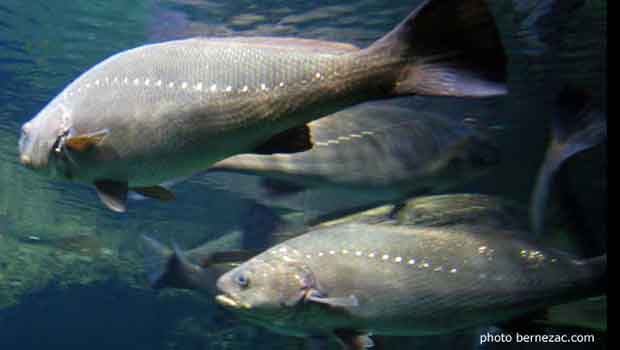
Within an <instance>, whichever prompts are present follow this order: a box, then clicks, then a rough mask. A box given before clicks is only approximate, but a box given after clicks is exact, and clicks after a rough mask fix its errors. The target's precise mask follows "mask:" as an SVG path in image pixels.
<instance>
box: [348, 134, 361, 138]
mask: <svg viewBox="0 0 620 350" xmlns="http://www.w3.org/2000/svg"><path fill="white" fill-rule="evenodd" d="M349 137H351V138H355V139H361V138H362V135H359V134H351V135H349Z"/></svg>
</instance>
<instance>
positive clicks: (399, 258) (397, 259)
mask: <svg viewBox="0 0 620 350" xmlns="http://www.w3.org/2000/svg"><path fill="white" fill-rule="evenodd" d="M401 261H403V258H401V257H400V256H397V257H396V258H394V262H396V263H400V262H401Z"/></svg>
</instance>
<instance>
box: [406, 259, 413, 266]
mask: <svg viewBox="0 0 620 350" xmlns="http://www.w3.org/2000/svg"><path fill="white" fill-rule="evenodd" d="M407 264H409V265H415V259H410V260H409V261H407Z"/></svg>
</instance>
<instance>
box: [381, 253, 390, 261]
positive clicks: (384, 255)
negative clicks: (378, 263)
mask: <svg viewBox="0 0 620 350" xmlns="http://www.w3.org/2000/svg"><path fill="white" fill-rule="evenodd" d="M389 258H390V256H389V255H387V254H383V256H382V257H381V259H383V260H387V259H389Z"/></svg>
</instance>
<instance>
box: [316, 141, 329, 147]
mask: <svg viewBox="0 0 620 350" xmlns="http://www.w3.org/2000/svg"><path fill="white" fill-rule="evenodd" d="M314 145H315V146H329V143H327V142H315V143H314Z"/></svg>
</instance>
